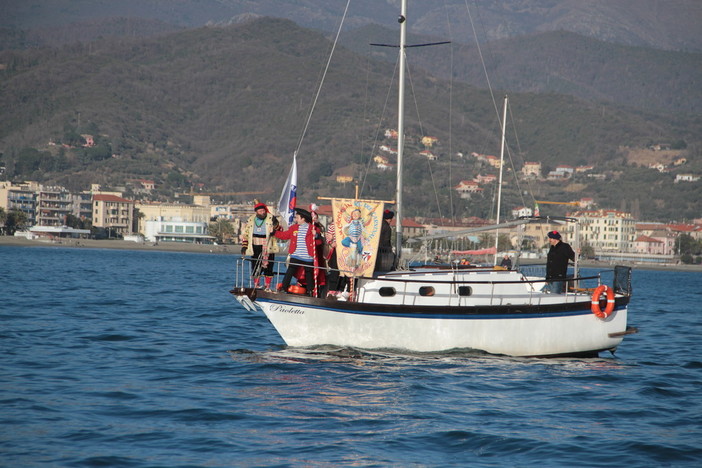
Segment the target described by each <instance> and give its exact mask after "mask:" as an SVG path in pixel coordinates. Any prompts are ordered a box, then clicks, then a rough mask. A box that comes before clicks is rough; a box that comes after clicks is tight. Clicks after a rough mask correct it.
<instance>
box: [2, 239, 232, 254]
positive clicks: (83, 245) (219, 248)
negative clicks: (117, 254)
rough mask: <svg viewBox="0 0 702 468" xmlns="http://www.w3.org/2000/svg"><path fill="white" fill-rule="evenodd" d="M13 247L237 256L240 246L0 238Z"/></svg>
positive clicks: (3, 242) (116, 240) (118, 240)
mask: <svg viewBox="0 0 702 468" xmlns="http://www.w3.org/2000/svg"><path fill="white" fill-rule="evenodd" d="M3 245H8V246H14V247H65V248H74V249H111V250H149V251H154V252H155V251H163V252H183V253H206V254H220V255H221V254H229V255H231V254H239V253H240V251H241V246H240V245H236V244H230V245H214V244H190V243H180V242H159V243H157V244H154V243H153V242H132V241H125V240H120V239H114V240H111V239H106V240H95V239H57V240H50V239H26V238H24V237H15V236H0V246H3Z"/></svg>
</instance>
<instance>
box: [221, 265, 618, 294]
mask: <svg viewBox="0 0 702 468" xmlns="http://www.w3.org/2000/svg"><path fill="white" fill-rule="evenodd" d="M272 263H273V273H274V274H273V280H272V282H271V289H272V290H274V291H275V290H278V289H279V285H281V284H282V276H283V275H284V274H285V271H286V270H287V265H288V263H287V262H286V261H280V260H276V261H273V262H272ZM533 266H534V267H535V269H533V270H527V271H525V269H524V268H523V267H521V268H520V269H519V270H518V272H519V273H520V278H519V279H516V280H509V279H500V280H490V279H485V280H476V279H473V278H470V279H469V278H467V275H466V274H465V273H467V272H468V271H484V272H489V271H501V270H499V269H498V270H496V269H495V268H476V269H474V270H461V269H459V270H455V271H454V275H452V277H451V278H450V279H438V278H437V279H432V278H431V277H430V276H428V275H427V272H426V271H411V270H409V271H402V272H396V273H393V274H386V275H383V276H382V278H357V281H356V282H355V284H356V285H357V286H358V285H359V284H361V285H366V284H368V283H369V282H371V281H374V280H379V281H382V283H383V284H386V285H396V291H397V293H398V294H397V296H401V297H402V299H401V301H400V303H401V304H405V305H406V304H407V303H408V301H414V300H416V297H417V296H418V294H417V290H418V289H419V288H417V285H419V286H420V288H421V286H422V285H424V286H427V287H437V286H440V285H450V287H451V291H450V293H451V294H449V298H452V297H454V296H455V297H456V301H457V302H458V301H459V300H460V298H461V296H460V294H458V291H459V288H460V287H461V286H485V287H486V288H487V289H489V294H488V296H489V303H490V304H496V303H501V301H502V300H501V299H499V298H500V297H503V296H502V295H501V294H498V293H500V291H497V290H496V288H497V287H498V286H505V285H517V284H520V285H525V286H526V288H525V289H524V292H523V293H524V296H525V297H527V296H528V297H529V298H530V299H529V303H535V304H538V303H541V301H543V300H544V299H545V298H546V297H547V296H548V295H546V294H544V292H543V291H542V290H543V287H544V286H545V285H546V283H547V281H546V279H545V266H543V265H533ZM255 267H256V264H255V262H254V261H253V259H251V258H247V257H240V258H238V259H237V260H236V272H235V285H234V287H236V288H253V287H255V284H254V281H253V278H252V276H251V274H252V272H253V270H254V268H255ZM530 267H531V265H530ZM539 267H541V268H542V272H541V274H539V273H540V271H539V270H538V268H539ZM317 268H319V269H320V270H323V271H324V272H325V273H326V274H327V278H328V275H329V273H331V272H337V273H342V272H340V271H339V270H334V269H331V268H327V267H317ZM504 271H505V272H507V270H504ZM415 275H416V276H417V277H415V278H413V276H415ZM419 276H421V278H420V277H419ZM358 280H360V281H358ZM566 282H567V287H566V290H565V292H564V295H565V296H576V295H583V294H591V293H592V291H594V290H595V288H597V287H598V286H600V285H601V284H608V285H610V286H613V287H614V290H615V292H617V293H619V294H624V295H630V294H631V268H629V267H615V268H614V269H607V270H601V271H597V272H596V273H594V274H591V275H584V276H578V277H574V276H573V275H570V276H569V277H567V278H566ZM258 286H259V287H263V286H264V285H263V283H259V285H258ZM393 287H395V286H393ZM444 290H445V289H444ZM485 290H486V289H483V291H485ZM397 296H396V297H397ZM361 299H362V298H361ZM574 299H575V298H574Z"/></svg>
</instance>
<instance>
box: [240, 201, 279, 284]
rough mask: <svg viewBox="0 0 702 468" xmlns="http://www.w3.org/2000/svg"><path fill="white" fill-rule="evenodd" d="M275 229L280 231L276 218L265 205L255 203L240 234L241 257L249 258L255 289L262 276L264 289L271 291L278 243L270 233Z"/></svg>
mask: <svg viewBox="0 0 702 468" xmlns="http://www.w3.org/2000/svg"><path fill="white" fill-rule="evenodd" d="M276 229H280V225H279V223H278V218H276V217H275V216H273V214H271V212H270V211H268V207H267V206H266V204H265V203H260V202H258V201H256V203H255V204H254V214H253V215H251V216H250V217H249V219H248V221H247V223H246V226H245V227H244V230H243V232H242V234H241V255H249V256H250V257H251V259H250V260H251V263H252V265H253V266H252V267H251V278H253V281H254V287H255V288H258V287H260V280H261V275H263V277H264V281H265V287H266V289H267V290H270V289H271V280H272V279H273V263H274V260H275V254H276V253H278V243H277V242H276V241H275V238H274V237H273V235H272V234H271V233H272V232H273V231H274V230H276Z"/></svg>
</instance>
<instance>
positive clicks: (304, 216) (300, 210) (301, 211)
mask: <svg viewBox="0 0 702 468" xmlns="http://www.w3.org/2000/svg"><path fill="white" fill-rule="evenodd" d="M295 213H297V214H299V215H300V216H301V217H302V219H304V220H305V221H307V222H308V223H311V222H312V215H311V214H310V212H309V211H307V210H306V209H304V208H295Z"/></svg>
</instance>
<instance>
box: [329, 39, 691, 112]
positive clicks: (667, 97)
mask: <svg viewBox="0 0 702 468" xmlns="http://www.w3.org/2000/svg"><path fill="white" fill-rule="evenodd" d="M396 35H397V34H396V33H395V32H394V31H393V30H390V29H385V28H381V27H379V26H366V27H364V28H360V29H358V30H354V31H351V32H349V33H347V34H345V35H344V36H343V38H344V44H345V45H347V46H348V47H349V48H350V49H351V50H354V51H356V52H358V53H361V54H365V53H369V43H370V42H371V38H375V39H373V40H376V41H378V40H379V39H378V38H382V39H381V41H383V42H388V43H394V42H396V39H394V37H395V36H396ZM430 40H431V39H430V38H427V37H422V36H410V43H419V44H421V43H426V42H429V41H430ZM481 52H482V55H483V56H484V58H485V64H486V67H487V73H488V75H489V76H490V81H491V85H492V86H493V87H495V88H497V89H508V90H510V91H511V92H515V91H522V92H535V93H557V94H568V95H572V96H575V97H578V98H580V99H584V100H586V101H593V102H598V101H601V102H611V103H616V104H618V105H621V106H627V107H633V108H639V109H648V110H653V111H655V110H665V111H672V112H683V113H699V110H700V109H702V89H701V88H700V86H699V82H700V80H702V54H701V53H685V52H669V51H662V50H656V49H650V48H643V47H631V46H623V45H616V44H612V43H608V42H603V41H598V40H595V39H591V38H588V37H586V36H582V35H579V34H575V33H570V32H566V31H554V32H546V33H539V34H533V35H527V36H523V37H520V38H518V39H504V40H498V41H493V42H489V43H487V44H483V45H482V46H481V50H479V49H478V47H476V46H475V45H473V46H467V45H463V44H458V43H456V44H452V45H450V46H441V47H427V48H416V49H412V50H411V51H410V53H409V54H408V56H409V58H408V60H409V61H410V63H411V64H412V65H416V66H419V67H422V68H424V69H425V70H429V71H430V72H431V73H432V74H433V75H436V76H439V77H442V78H445V79H449V78H453V80H456V81H464V82H467V83H470V84H472V85H474V86H477V87H480V88H487V87H488V83H487V81H486V77H485V71H484V70H483V66H482V63H481V58H480V53H481ZM370 53H372V54H373V56H374V57H375V58H377V59H383V60H387V61H391V62H393V63H394V62H395V60H396V58H395V51H394V49H383V48H373V49H371V50H370Z"/></svg>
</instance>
